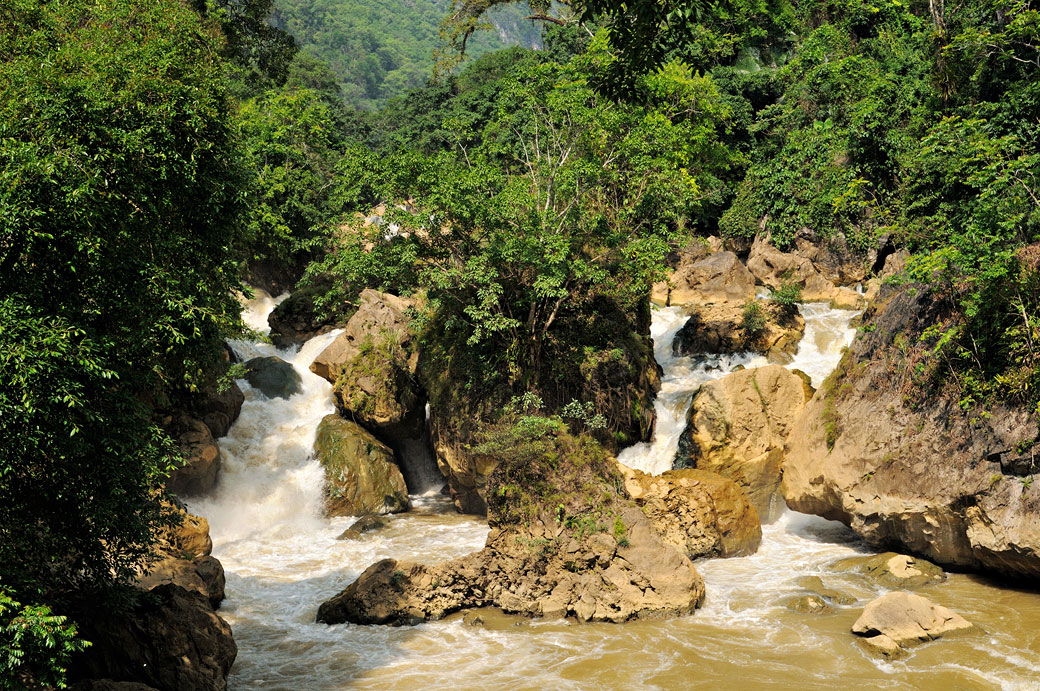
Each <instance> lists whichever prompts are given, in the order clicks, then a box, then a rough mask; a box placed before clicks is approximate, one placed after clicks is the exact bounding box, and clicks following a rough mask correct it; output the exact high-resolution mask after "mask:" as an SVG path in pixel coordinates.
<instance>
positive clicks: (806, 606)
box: [784, 595, 834, 614]
mask: <svg viewBox="0 0 1040 691" xmlns="http://www.w3.org/2000/svg"><path fill="white" fill-rule="evenodd" d="M784 606H785V607H787V609H789V610H791V611H792V612H799V613H801V614H826V613H829V612H833V611H834V608H833V607H831V606H830V605H828V604H827V603H826V602H824V601H823V598H821V597H820V596H818V595H797V596H795V597H791V598H787V599H786V600H784Z"/></svg>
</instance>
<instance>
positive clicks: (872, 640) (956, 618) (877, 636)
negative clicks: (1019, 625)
mask: <svg viewBox="0 0 1040 691" xmlns="http://www.w3.org/2000/svg"><path fill="white" fill-rule="evenodd" d="M970 628H972V625H971V624H970V623H969V622H968V621H967V620H965V619H964V618H963V617H962V616H960V615H959V614H957V613H956V612H953V611H951V610H949V609H947V608H946V607H942V606H940V605H936V604H935V603H933V602H931V601H929V600H927V599H926V598H923V597H921V596H920V595H914V594H913V593H904V592H891V593H886V594H885V595H882V596H881V597H879V598H877V599H876V600H872V601H871V602H870V603H869V604H867V606H866V608H865V609H864V610H863V614H862V615H860V618H859V619H857V620H856V623H855V624H853V626H852V632H853V633H854V634H857V635H859V636H863V637H864V643H866V644H867V645H868V646H870V647H871V648H873V649H874V650H875V651H876V652H878V653H880V654H882V655H884V656H885V657H896V656H898V655H899V654H900V653H901V652H902V651H903V650H905V649H906V648H908V647H910V646H912V645H916V644H918V643H923V642H925V641H933V640H936V639H938V638H941V637H942V636H943V635H945V634H949V633H952V632H954V631H964V630H967V629H970Z"/></svg>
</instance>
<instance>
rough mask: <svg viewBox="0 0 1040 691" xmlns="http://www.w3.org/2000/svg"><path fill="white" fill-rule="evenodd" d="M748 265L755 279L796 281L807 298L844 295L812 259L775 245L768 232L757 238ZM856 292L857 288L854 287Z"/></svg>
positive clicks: (767, 282) (777, 284)
mask: <svg viewBox="0 0 1040 691" xmlns="http://www.w3.org/2000/svg"><path fill="white" fill-rule="evenodd" d="M747 268H748V270H749V271H750V272H751V273H752V275H754V277H755V281H756V282H757V283H759V284H761V285H764V286H767V287H769V288H772V289H774V290H775V289H777V288H780V287H781V286H783V285H784V284H786V283H793V284H796V285H798V286H799V287H800V288H801V289H802V299H803V300H805V301H806V302H830V301H831V300H834V299H835V298H839V297H842V296H844V297H845V299H846V300H853V299H854V298H852V297H851V296H848V295H847V294H843V293H841V291H840V290H839V289H838V286H836V285H835V284H834V283H833V282H832V281H830V280H828V279H827V278H826V277H824V275H823V274H822V273H820V271H819V270H818V269H817V268H816V266H815V265H814V264H813V263H812V261H811V260H810V259H807V258H806V257H805V256H802V255H800V254H796V253H794V252H782V251H780V250H779V249H777V248H776V247H774V246H773V245H772V243H771V242H770V239H769V236H768V235H760V236H758V237H756V238H755V243H754V244H753V245H752V246H751V254H750V255H748V260H747ZM852 292H855V291H852Z"/></svg>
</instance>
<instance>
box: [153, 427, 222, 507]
mask: <svg viewBox="0 0 1040 691" xmlns="http://www.w3.org/2000/svg"><path fill="white" fill-rule="evenodd" d="M165 426H166V431H167V432H168V433H169V434H170V436H171V437H173V438H174V439H176V440H177V444H178V446H179V447H180V450H181V453H182V454H183V456H184V465H182V466H181V467H180V468H177V469H176V470H174V471H173V472H172V473H170V477H169V479H167V481H166V488H167V489H168V490H169V491H170V492H173V493H174V494H176V495H178V496H184V497H188V496H197V495H200V494H206V493H207V492H209V491H210V490H212V489H213V488H214V487H215V486H216V484H217V475H218V473H219V472H220V449H219V448H218V447H217V442H216V441H215V440H214V439H213V433H212V432H211V431H210V428H209V426H208V425H206V423H204V422H203V421H202V420H197V419H195V418H192V417H189V416H187V415H184V414H179V415H176V416H174V417H172V418H170V419H168V420H167V421H166V425H165Z"/></svg>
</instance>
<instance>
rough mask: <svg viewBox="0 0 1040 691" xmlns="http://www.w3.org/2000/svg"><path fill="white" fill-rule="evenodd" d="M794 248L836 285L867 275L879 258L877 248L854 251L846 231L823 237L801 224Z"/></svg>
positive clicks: (856, 281)
mask: <svg viewBox="0 0 1040 691" xmlns="http://www.w3.org/2000/svg"><path fill="white" fill-rule="evenodd" d="M791 252H792V253H793V254H797V255H798V256H800V257H804V258H806V259H808V260H809V261H811V262H812V264H813V268H815V269H816V270H817V271H818V272H819V273H820V274H821V275H822V276H823V277H824V278H826V279H827V280H828V281H831V282H832V283H834V284H835V285H839V286H848V285H853V284H856V283H860V282H862V281H863V280H864V279H866V278H867V275H868V274H869V273H870V270H871V268H872V267H873V265H874V263H875V261H876V260H877V256H878V252H877V249H876V248H871V249H869V250H867V251H866V252H854V251H853V250H852V249H851V248H850V247H849V244H848V241H847V240H846V238H845V234H844V233H841V232H839V233H836V234H835V235H833V236H831V237H829V238H827V239H823V238H820V237H819V236H817V234H816V233H814V232H813V231H811V230H809V229H808V228H802V229H801V230H799V231H798V232H797V233H796V234H795V237H794V247H792V249H791Z"/></svg>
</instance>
